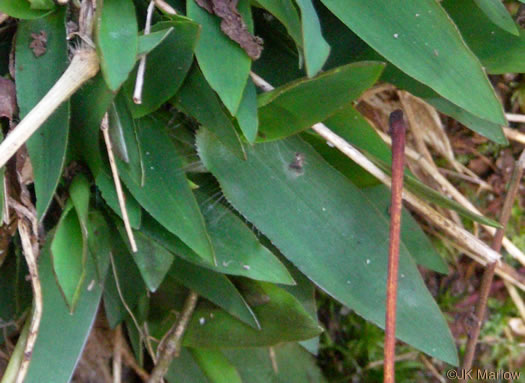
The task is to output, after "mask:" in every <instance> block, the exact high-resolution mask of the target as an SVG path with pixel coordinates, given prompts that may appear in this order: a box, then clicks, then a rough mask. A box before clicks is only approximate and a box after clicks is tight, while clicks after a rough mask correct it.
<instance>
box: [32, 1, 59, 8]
mask: <svg viewBox="0 0 525 383" xmlns="http://www.w3.org/2000/svg"><path fill="white" fill-rule="evenodd" d="M29 2H30V3H31V8H32V9H44V10H49V9H53V8H55V3H54V2H53V0H29Z"/></svg>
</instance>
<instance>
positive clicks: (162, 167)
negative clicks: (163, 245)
mask: <svg viewBox="0 0 525 383" xmlns="http://www.w3.org/2000/svg"><path fill="white" fill-rule="evenodd" d="M138 139H139V143H140V149H141V151H142V159H143V161H144V170H145V178H144V181H145V182H144V186H141V185H140V184H138V183H137V182H136V181H135V180H134V179H133V178H132V177H130V175H129V174H127V173H126V172H125V171H123V172H122V173H121V177H122V179H123V181H124V183H125V184H126V186H127V187H128V189H129V191H130V192H131V194H132V195H133V197H135V199H136V200H137V201H138V202H139V203H140V205H142V207H143V208H144V209H145V210H146V211H147V212H148V213H150V214H151V215H152V216H153V217H154V218H155V219H156V220H157V221H159V222H160V223H161V224H162V225H163V226H164V227H166V229H168V230H169V231H171V232H172V233H173V234H175V235H177V236H178V237H179V238H180V239H182V240H183V241H184V242H185V243H186V244H187V245H188V246H189V247H190V248H191V249H192V250H194V251H195V252H196V253H197V254H198V255H199V256H200V257H202V258H204V259H205V260H207V261H208V262H214V260H215V255H214V251H213V246H212V244H211V241H210V238H209V236H208V233H207V231H206V226H205V224H204V218H203V217H202V214H201V212H200V210H199V207H198V205H197V202H196V201H195V197H194V196H193V194H192V192H191V189H190V186H189V183H188V181H187V179H186V176H185V174H184V172H183V171H181V168H182V166H181V160H180V158H179V154H178V153H177V150H176V148H175V146H174V145H173V143H172V142H171V138H170V137H169V135H168V134H167V133H166V131H165V130H164V127H163V126H162V125H161V124H159V123H158V122H157V121H155V120H153V119H149V118H145V119H142V120H139V121H138Z"/></svg>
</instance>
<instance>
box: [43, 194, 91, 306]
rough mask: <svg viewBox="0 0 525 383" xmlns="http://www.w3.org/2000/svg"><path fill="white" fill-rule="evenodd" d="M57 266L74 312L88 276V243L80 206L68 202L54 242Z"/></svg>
mask: <svg viewBox="0 0 525 383" xmlns="http://www.w3.org/2000/svg"><path fill="white" fill-rule="evenodd" d="M51 254H52V257H53V268H54V271H55V275H56V279H57V282H58V284H59V286H60V290H61V291H62V294H63V297H64V299H65V302H66V304H67V305H68V307H69V309H70V311H71V312H74V310H75V308H76V305H77V302H78V299H79V297H80V296H81V292H82V290H83V289H82V286H83V284H84V280H85V276H86V259H87V243H86V242H85V238H84V235H83V233H82V227H81V225H80V222H79V218H78V215H77V212H76V210H75V209H74V208H73V204H72V203H71V202H69V203H68V205H67V206H66V208H65V209H64V211H63V212H62V216H61V217H60V221H59V222H58V225H57V229H56V231H55V234H54V236H53V239H52V242H51Z"/></svg>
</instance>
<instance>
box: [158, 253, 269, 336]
mask: <svg viewBox="0 0 525 383" xmlns="http://www.w3.org/2000/svg"><path fill="white" fill-rule="evenodd" d="M168 275H169V277H170V278H173V279H175V280H176V281H177V282H179V283H181V284H182V285H184V286H186V287H187V288H189V289H191V290H194V291H195V292H197V293H198V294H199V295H201V296H203V297H204V298H206V299H208V300H209V301H211V302H213V303H215V304H216V305H217V306H219V307H222V308H223V309H224V310H225V311H226V312H228V313H230V314H231V315H233V316H234V317H236V318H237V319H239V320H241V321H243V322H244V323H246V324H248V325H250V326H251V327H253V328H256V329H259V328H260V326H259V322H258V321H257V317H256V316H255V314H254V313H253V311H252V309H251V308H250V306H249V305H248V303H247V302H246V301H245V300H244V298H243V297H242V295H241V294H240V293H239V291H238V290H237V288H236V287H235V286H234V285H233V283H232V282H231V281H230V280H229V279H228V278H227V277H226V276H225V275H223V274H220V273H216V272H213V271H210V270H208V269H205V268H202V267H199V266H196V265H194V264H192V263H189V262H186V261H184V260H183V259H181V258H179V257H175V260H174V262H173V266H172V267H171V269H170V271H169V274H168Z"/></svg>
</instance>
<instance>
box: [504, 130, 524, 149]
mask: <svg viewBox="0 0 525 383" xmlns="http://www.w3.org/2000/svg"><path fill="white" fill-rule="evenodd" d="M503 133H505V136H506V137H507V138H508V139H509V140H512V141H516V142H519V143H520V144H523V145H525V134H524V133H521V132H520V131H519V130H516V129H512V128H506V127H503Z"/></svg>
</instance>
